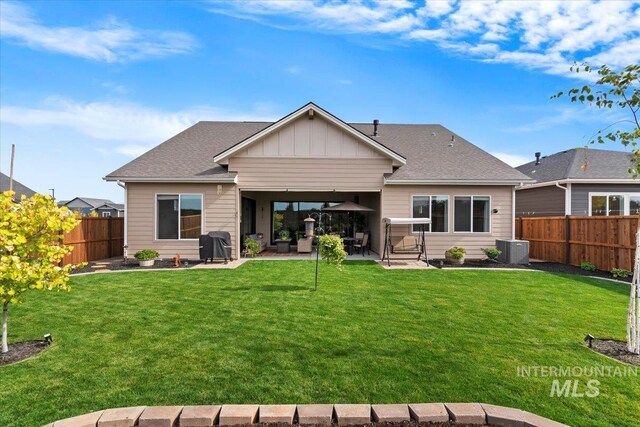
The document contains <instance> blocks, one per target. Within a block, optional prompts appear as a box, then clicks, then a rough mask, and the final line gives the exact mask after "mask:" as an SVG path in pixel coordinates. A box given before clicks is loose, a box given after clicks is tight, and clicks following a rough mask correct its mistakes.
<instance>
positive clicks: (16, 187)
mask: <svg viewBox="0 0 640 427" xmlns="http://www.w3.org/2000/svg"><path fill="white" fill-rule="evenodd" d="M5 191H9V177H8V176H7V175H5V174H3V173H2V172H0V192H5ZM13 191H14V192H15V193H16V194H15V196H14V197H15V200H20V198H21V197H22V196H25V197H31V196H33V195H34V194H36V192H35V191H33V190H32V189H30V188H29V187H27V186H26V185H23V184H21V183H19V182H18V181H16V180H15V179H14V180H13Z"/></svg>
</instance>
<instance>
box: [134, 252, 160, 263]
mask: <svg viewBox="0 0 640 427" xmlns="http://www.w3.org/2000/svg"><path fill="white" fill-rule="evenodd" d="M158 256H160V254H159V253H158V252H157V251H154V250H153V249H142V250H140V251H138V252H136V253H135V255H134V256H133V257H134V258H135V259H139V260H142V261H146V260H149V259H156V258H158Z"/></svg>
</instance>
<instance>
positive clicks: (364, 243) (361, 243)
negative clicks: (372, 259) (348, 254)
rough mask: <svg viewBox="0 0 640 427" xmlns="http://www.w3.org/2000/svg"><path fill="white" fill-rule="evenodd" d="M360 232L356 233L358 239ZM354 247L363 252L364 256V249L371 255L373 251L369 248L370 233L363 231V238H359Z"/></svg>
mask: <svg viewBox="0 0 640 427" xmlns="http://www.w3.org/2000/svg"><path fill="white" fill-rule="evenodd" d="M357 235H358V233H356V239H357V238H358V237H357ZM353 248H354V249H355V250H356V251H358V252H362V256H364V250H365V249H366V250H367V255H369V254H370V253H371V251H370V249H369V233H362V240H357V241H356V243H355V245H353Z"/></svg>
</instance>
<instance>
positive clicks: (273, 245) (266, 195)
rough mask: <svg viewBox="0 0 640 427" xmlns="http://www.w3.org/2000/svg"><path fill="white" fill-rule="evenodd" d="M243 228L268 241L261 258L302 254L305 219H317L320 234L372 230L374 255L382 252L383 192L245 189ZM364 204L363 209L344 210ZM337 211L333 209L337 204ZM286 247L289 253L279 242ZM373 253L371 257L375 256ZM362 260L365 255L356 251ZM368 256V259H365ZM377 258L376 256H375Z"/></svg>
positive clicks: (346, 234) (350, 234)
mask: <svg viewBox="0 0 640 427" xmlns="http://www.w3.org/2000/svg"><path fill="white" fill-rule="evenodd" d="M240 200H241V206H240V212H241V217H240V229H241V235H242V236H250V235H251V236H257V237H258V238H259V239H260V240H261V241H262V242H263V243H265V244H266V248H265V250H264V251H262V252H261V253H260V257H277V258H278V259H279V258H280V257H281V256H283V255H287V254H289V255H291V256H292V257H294V258H298V257H308V256H310V253H309V252H306V253H301V254H299V255H298V241H299V240H301V239H304V238H305V219H308V218H309V217H313V218H314V219H315V223H314V228H315V230H316V234H323V233H327V234H338V235H340V236H341V237H343V238H346V239H347V241H349V239H354V238H355V237H356V235H355V233H364V232H366V233H369V235H368V240H369V242H370V246H369V248H370V251H371V254H372V255H373V254H375V253H379V252H380V248H379V247H378V246H379V245H378V242H379V239H380V220H381V218H380V192H379V191H369V192H367V191H287V190H280V191H257V190H256V191H252V190H242V191H241V197H240ZM354 205H355V206H360V207H362V209H361V210H355V211H354V210H349V209H345V210H342V209H340V206H346V207H347V208H349V207H352V206H354ZM336 206H337V207H338V209H337V210H332V209H333V208H334V207H336ZM282 241H288V243H281V245H282V246H286V253H282V252H283V248H281V251H280V253H278V252H277V247H278V244H279V243H280V242H282ZM372 255H369V256H372ZM355 256H356V257H359V259H362V254H358V253H356V254H355ZM365 259H366V258H365ZM371 259H375V258H373V257H372V258H371Z"/></svg>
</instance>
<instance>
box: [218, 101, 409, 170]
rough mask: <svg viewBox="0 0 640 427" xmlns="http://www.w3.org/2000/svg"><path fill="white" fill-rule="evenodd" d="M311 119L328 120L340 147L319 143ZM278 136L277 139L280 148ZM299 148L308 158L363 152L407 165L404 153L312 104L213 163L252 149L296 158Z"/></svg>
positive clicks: (224, 162)
mask: <svg viewBox="0 0 640 427" xmlns="http://www.w3.org/2000/svg"><path fill="white" fill-rule="evenodd" d="M305 117H306V118H305ZM310 119H314V120H324V121H325V122H326V123H327V124H329V125H330V126H327V131H326V132H335V130H334V129H337V130H338V131H339V132H338V133H337V134H336V135H337V136H338V140H339V141H340V144H341V145H340V147H330V144H331V142H330V141H329V138H326V139H325V143H324V146H322V145H321V144H316V142H319V141H320V139H321V136H320V135H317V138H316V139H314V135H311V134H310V129H311V126H309V125H308V124H303V123H304V121H305V120H308V121H311V120H310ZM297 127H298V128H300V129H301V130H303V129H304V130H306V132H307V133H306V135H304V137H303V138H297V137H296V135H295V130H296V128H297ZM319 128H321V127H319ZM287 129H289V132H291V129H293V134H287ZM303 132H304V131H303ZM274 136H277V141H278V144H277V147H276V143H275V141H276V138H275V137H274ZM305 139H306V141H305ZM280 141H284V144H281V143H280ZM312 142H313V144H312ZM256 144H258V148H255V149H254V146H256ZM260 144H261V145H260ZM359 144H362V145H363V146H364V147H367V148H368V149H370V150H372V151H371V152H367V151H366V150H364V149H363V148H359ZM296 148H298V149H299V152H298V155H300V156H306V157H316V156H321V157H325V156H327V152H329V153H339V154H340V157H349V156H352V155H353V156H358V155H359V153H360V155H361V156H362V155H366V156H372V155H373V154H371V153H376V154H379V155H383V156H385V157H388V158H390V159H392V160H393V164H394V165H395V166H401V165H404V164H406V162H407V161H406V159H405V158H404V157H402V156H401V155H400V154H398V153H396V152H395V151H393V150H391V149H389V148H388V147H386V146H384V145H382V144H381V143H379V142H378V141H376V140H374V139H373V138H371V137H369V136H367V135H366V134H364V133H362V132H360V131H359V130H357V129H356V128H354V127H352V126H350V125H349V124H347V123H345V122H343V121H342V120H340V119H338V118H337V117H335V116H334V115H332V114H330V113H328V112H327V111H325V110H323V109H322V108H320V107H318V106H317V105H315V104H314V103H312V102H310V103H308V104H306V105H304V106H303V107H301V108H299V109H297V110H296V111H294V112H292V113H290V114H289V115H287V116H285V117H283V118H282V119H280V120H278V121H277V122H275V123H273V124H272V125H270V126H267V127H266V128H264V129H262V130H260V131H259V132H257V133H255V134H253V135H251V136H250V137H248V138H246V139H244V140H242V141H240V142H239V143H237V144H235V145H233V146H232V147H230V148H228V149H226V150H224V151H223V152H221V153H220V154H218V155H216V156H215V157H214V158H213V161H214V162H216V163H218V164H221V165H226V164H228V162H229V158H230V157H232V156H234V155H245V156H246V155H251V154H252V151H251V150H252V149H253V154H255V155H258V154H259V153H260V152H262V155H265V150H266V151H267V153H268V154H267V155H279V156H285V155H292V156H296ZM320 148H323V149H324V154H322V155H321V154H320V153H319V150H320ZM314 149H316V150H318V152H317V153H312V151H313V150H314Z"/></svg>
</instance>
